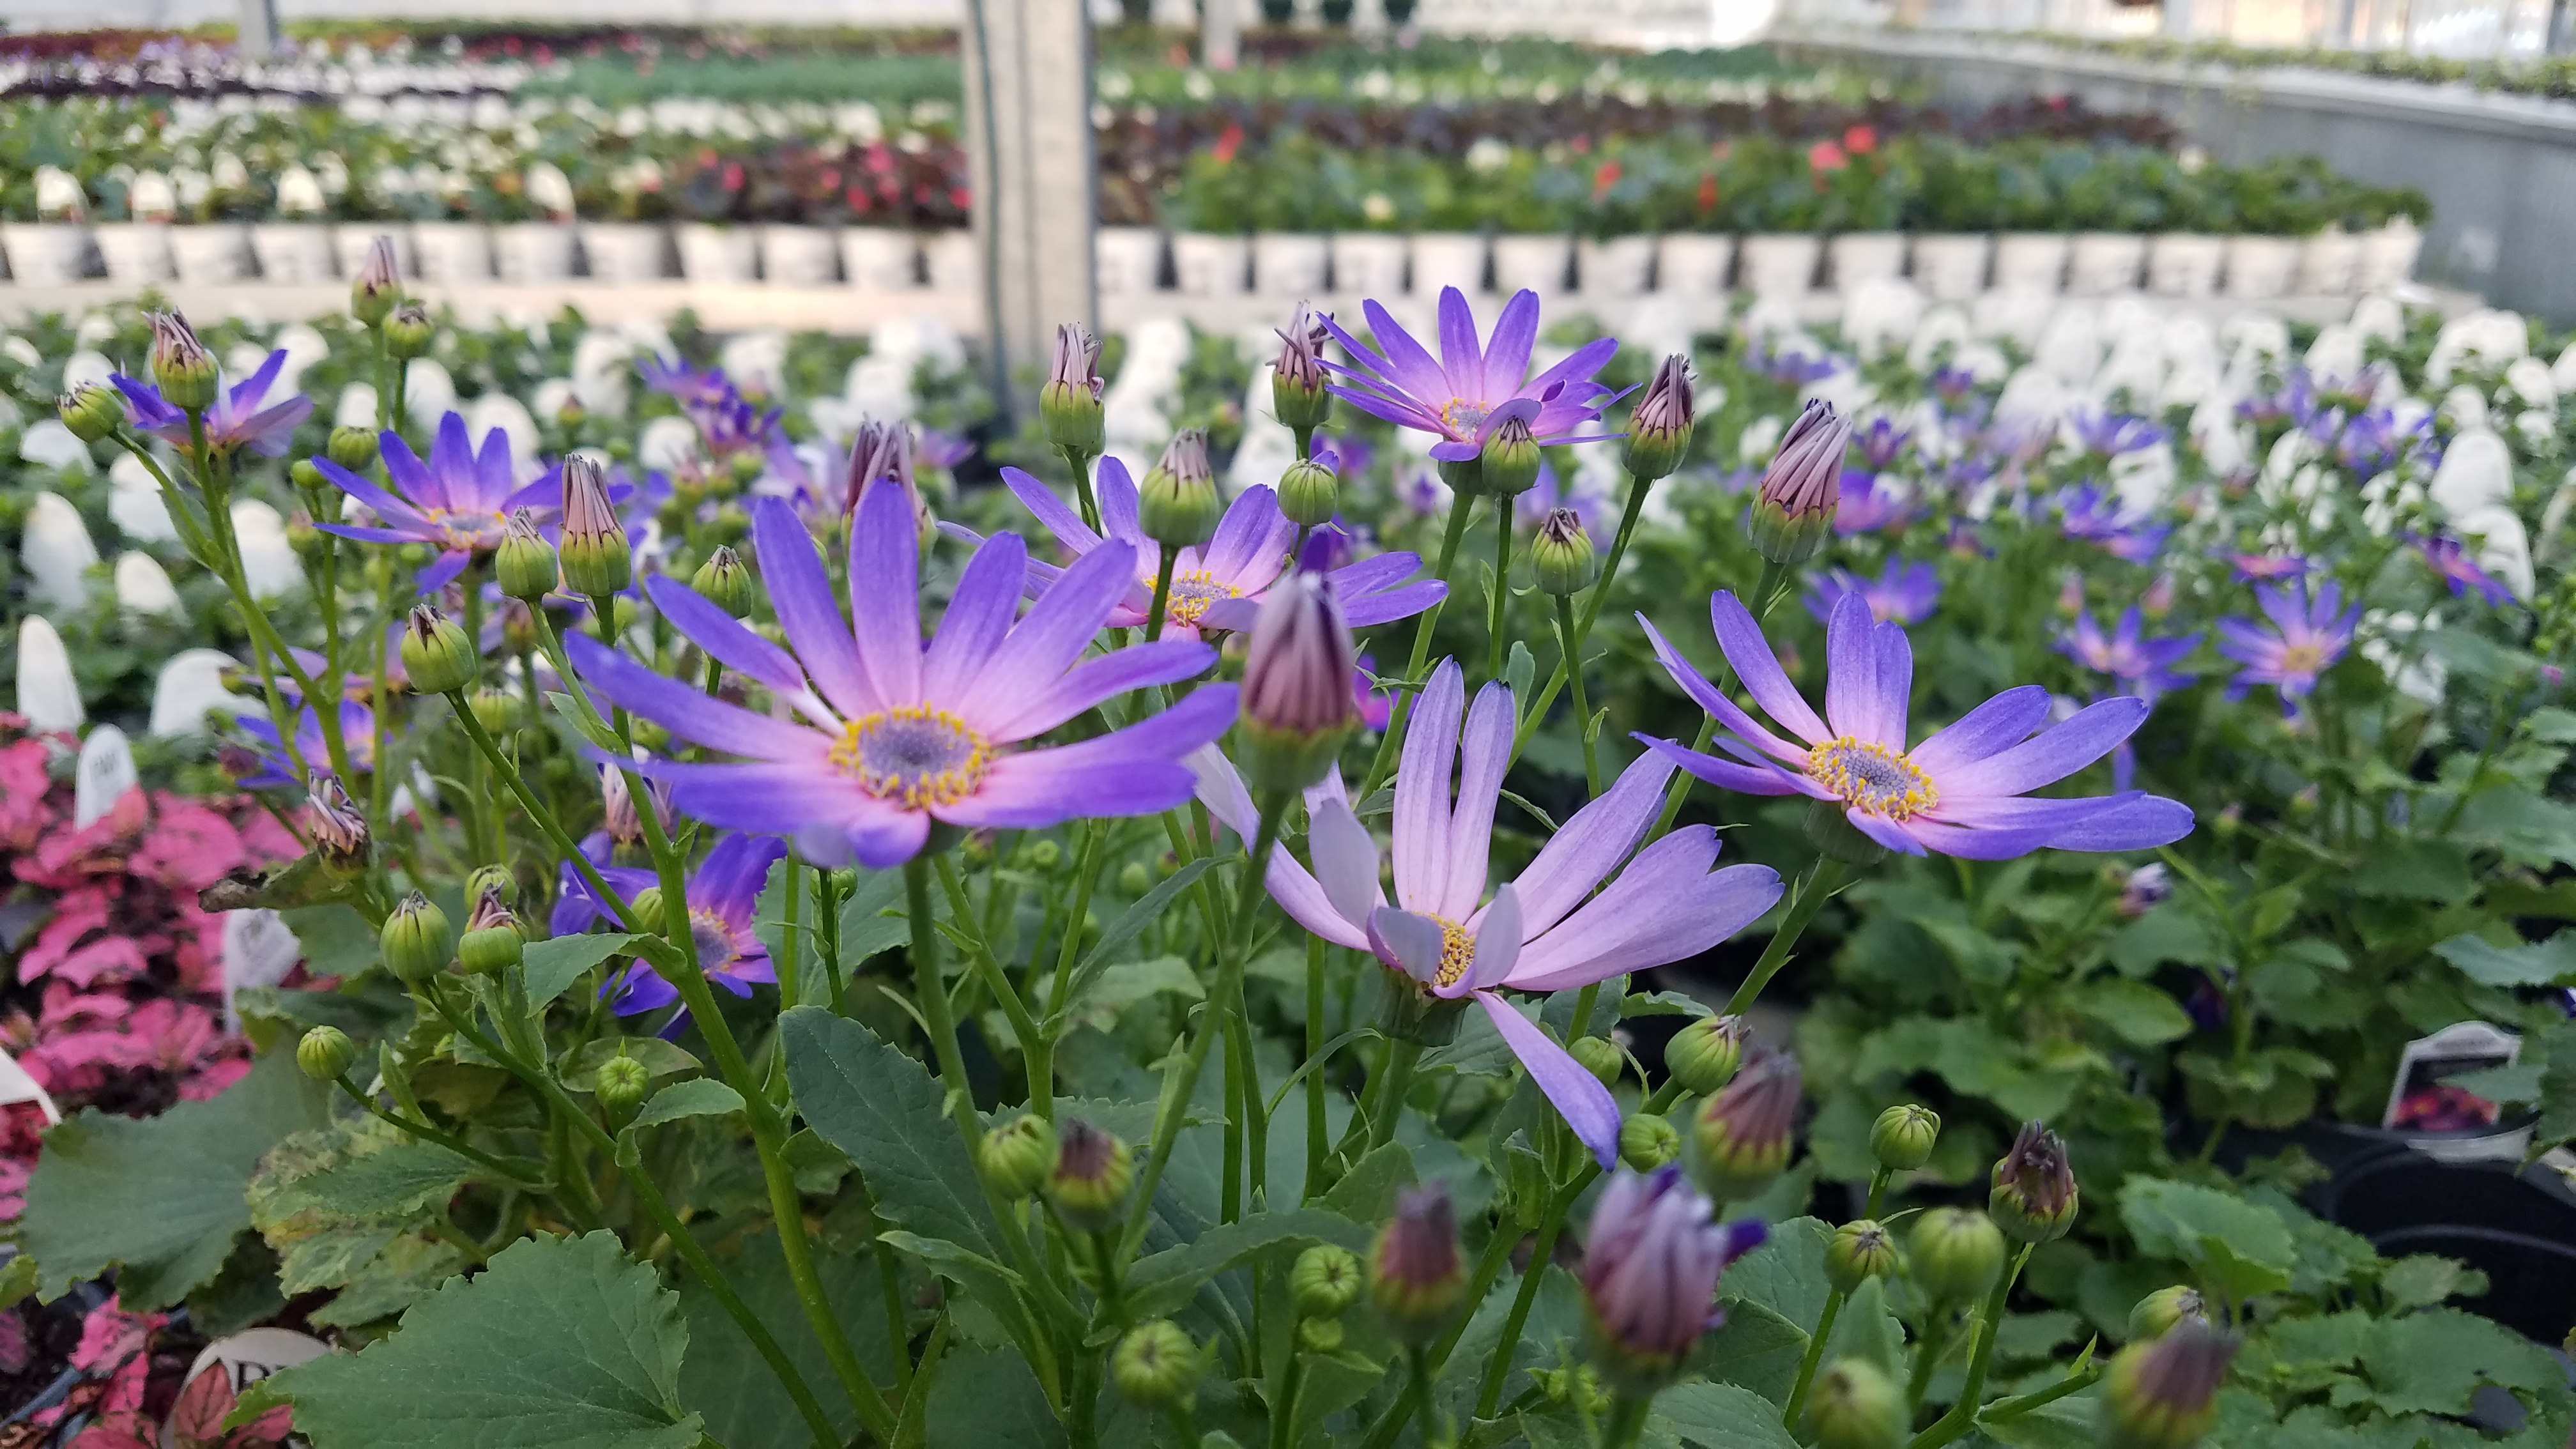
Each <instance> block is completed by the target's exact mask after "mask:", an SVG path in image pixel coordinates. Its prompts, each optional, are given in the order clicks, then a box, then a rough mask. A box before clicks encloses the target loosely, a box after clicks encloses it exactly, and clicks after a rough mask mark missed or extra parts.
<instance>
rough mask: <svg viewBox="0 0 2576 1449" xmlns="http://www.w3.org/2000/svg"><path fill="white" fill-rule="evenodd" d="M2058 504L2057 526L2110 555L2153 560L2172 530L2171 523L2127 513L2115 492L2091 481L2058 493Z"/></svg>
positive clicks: (2135, 559) (2069, 534) (2130, 559)
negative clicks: (2127, 514)
mask: <svg viewBox="0 0 2576 1449" xmlns="http://www.w3.org/2000/svg"><path fill="white" fill-rule="evenodd" d="M2057 507H2058V512H2059V515H2060V521H2061V522H2060V526H2061V527H2063V528H2064V530H2065V532H2066V536H2067V537H2068V538H2072V539H2080V540H2082V541H2083V542H2085V543H2089V544H2092V545H2094V546H2095V547H2097V548H2099V549H2101V550H2102V551H2103V552H2104V553H2107V554H2109V555H2110V556H2111V557H2113V558H2116V559H2125V560H2127V561H2128V562H2130V563H2134V564H2144V563H2153V562H2155V558H2156V554H2157V552H2158V551H2160V550H2161V549H2163V548H2164V546H2165V538H2166V536H2167V535H2169V534H2171V533H2172V532H2173V527H2172V525H2170V524H2162V523H2147V522H2143V521H2140V520H2136V519H2131V518H2129V517H2126V516H2125V515H2124V514H2123V512H2122V510H2121V508H2120V500H2119V497H2118V495H2116V494H2113V493H2109V492H2106V491H2104V490H2103V489H2100V488H2097V487H2095V486H2094V485H2092V484H2090V483H2085V484H2082V485H2079V486H2077V487H2074V488H2069V489H2067V490H2066V491H2065V492H2063V493H2060V494H2058V495H2057Z"/></svg>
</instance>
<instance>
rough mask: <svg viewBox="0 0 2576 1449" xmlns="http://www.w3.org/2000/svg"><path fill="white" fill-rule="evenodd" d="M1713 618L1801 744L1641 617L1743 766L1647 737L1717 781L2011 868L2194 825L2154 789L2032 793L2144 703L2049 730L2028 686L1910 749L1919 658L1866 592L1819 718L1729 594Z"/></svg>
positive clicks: (1850, 610)
mask: <svg viewBox="0 0 2576 1449" xmlns="http://www.w3.org/2000/svg"><path fill="white" fill-rule="evenodd" d="M1709 618H1710V622H1711V623H1712V624H1713V625H1714V627H1715V628H1716V631H1717V646H1718V648H1719V649H1720V650H1721V651H1723V652H1724V653H1725V655H1726V661H1727V663H1728V664H1729V665H1731V666H1732V667H1733V668H1734V670H1735V675H1736V677H1737V678H1739V679H1741V680H1743V681H1744V688H1745V690H1746V692H1747V693H1749V694H1751V695H1752V696H1753V701H1754V703H1756V704H1758V705H1760V706H1761V707H1762V711H1763V713H1765V714H1767V715H1769V716H1770V717H1771V718H1772V719H1773V720H1774V721H1775V722H1777V723H1778V724H1779V725H1780V727H1781V728H1783V729H1785V730H1787V731H1788V732H1789V733H1790V734H1792V735H1794V736H1796V737H1797V738H1798V739H1799V740H1800V741H1803V742H1804V743H1803V744H1793V743H1791V742H1790V741H1788V740H1784V739H1782V738H1781V737H1780V736H1778V735H1776V734H1774V733H1772V732H1771V731H1770V730H1769V729H1766V728H1764V727H1763V726H1762V725H1761V724H1760V723H1758V722H1756V721H1755V720H1754V718H1753V716H1751V715H1749V714H1747V713H1745V711H1744V710H1743V709H1741V708H1739V707H1738V706H1737V705H1736V703H1735V701H1733V700H1731V699H1729V698H1727V697H1726V696H1725V695H1724V694H1722V693H1720V692H1718V690H1717V689H1716V687H1715V686H1713V685H1711V684H1710V683H1709V682H1708V680H1707V679H1705V678H1704V677H1702V676H1701V674H1700V672H1699V671H1698V670H1696V669H1694V668H1692V667H1691V666H1690V663H1689V661H1687V660H1685V659H1683V658H1682V657H1681V654H1680V653H1679V652H1678V651H1676V650H1675V649H1674V648H1673V646H1672V645H1671V644H1670V643H1669V642H1667V641H1666V640H1665V638H1664V636H1663V635H1662V634H1661V633H1659V632H1658V631H1657V630H1656V629H1655V626H1654V625H1652V624H1651V623H1647V622H1646V620H1645V619H1644V617H1643V616H1640V617H1639V619H1638V622H1639V623H1640V624H1644V625H1645V629H1646V637H1647V639H1648V640H1649V641H1650V642H1651V643H1652V644H1653V645H1654V648H1655V656H1656V657H1657V658H1658V659H1660V660H1662V661H1663V665H1664V669H1665V671H1666V672H1667V673H1669V674H1671V675H1672V677H1673V682H1674V683H1675V684H1678V685H1680V686H1681V688H1682V692H1683V693H1685V694H1687V695H1689V696H1690V697H1691V699H1692V700H1693V701H1694V702H1696V703H1697V704H1698V705H1699V707H1700V708H1702V709H1704V710H1707V711H1708V712H1709V713H1710V714H1711V715H1714V716H1716V718H1717V722H1718V723H1719V724H1721V725H1724V726H1725V727H1726V731H1727V733H1726V734H1724V735H1721V736H1720V737H1719V741H1718V743H1719V746H1720V748H1722V749H1724V750H1725V751H1726V752H1727V753H1728V754H1729V755H1731V756H1734V758H1732V759H1719V758H1717V757H1715V756H1713V755H1704V754H1701V753H1700V752H1698V751H1697V750H1691V749H1686V748H1684V747H1682V746H1680V745H1677V744H1674V743H1673V742H1672V741H1670V740H1659V739H1651V738H1648V737H1647V736H1644V735H1639V736H1637V737H1636V738H1637V739H1638V740H1639V741H1640V742H1641V743H1643V744H1644V745H1646V746H1647V748H1649V749H1650V750H1653V751H1654V752H1655V753H1657V754H1660V755H1662V756H1664V757H1665V758H1667V759H1670V760H1672V761H1673V762H1675V763H1676V764H1679V765H1680V766H1681V767H1682V768H1683V769H1685V770H1688V771H1689V772H1690V773H1692V774H1693V775H1696V776H1698V777H1699V778H1700V779H1703V780H1706V781H1707V782H1709V783H1710V784H1712V785H1716V786H1719V787H1721V788H1723V789H1728V790H1740V791H1743V792H1744V793H1746V794H1749V795H1805V796H1808V797H1810V798H1811V799H1815V800H1819V801H1823V802H1825V803H1826V804H1827V805H1829V806H1839V807H1840V808H1841V809H1842V812H1843V815H1844V818H1845V819H1847V820H1849V821H1850V822H1851V824H1852V827H1853V828H1854V829H1856V830H1858V831H1859V832H1860V833H1861V834H1863V835H1865V836H1868V837H1869V838H1870V839H1871V840H1873V841H1876V842H1877V843H1878V844H1880V845H1882V846H1884V847H1886V848H1887V849H1889V850H1897V851H1903V852H1905V853H1906V854H1908V855H1921V854H1924V853H1925V852H1927V851H1939V852H1940V853H1941V854H1943V855H1954V856H1958V857H1961V858H1963V859H1967V860H2005V859H2009V858H2011V857H2013V856H2017V855H2026V854H2028V853H2029V852H2031V851H2034V850H2038V849H2041V848H2043V847H2048V848H2053V849H2057V850H2137V849H2143V848H2144V847H2147V846H2151V845H2164V844H2167V843H2169V842H2172V841H2176V840H2180V839H2181V838H2182V837H2183V836H2184V835H2186V834H2188V833H2189V832H2190V830H2191V810H2190V809H2189V807H2187V806H2184V805H2181V804H2179V803H2177V802H2175V801H2172V800H2167V799H2164V798H2162V797H2160V796H2155V795H2147V794H2142V793H2138V792H2134V791H2130V792H2123V793H2120V794H2115V795H2090V796H2080V797H2077V798H2074V799H2031V798H2028V792H2030V791H2033V790H2037V789H2041V788H2043V787H2045V786H2048V785H2053V784H2055V783H2056V782H2058V781H2060V780H2063V779H2065V778H2066V777H2067V776H2069V775H2072V774H2074V773H2075V772H2076V771H2078V770H2081V769H2083V768H2084V767H2085V766H2087V765H2090V764H2092V763H2093V762H2094V761H2095V760H2098V759H2100V758H2102V756H2104V755H2106V754H2108V753H2110V750H2111V747H2112V746H2114V745H2116V744H2118V743H2120V742H2121V741H2122V740H2125V739H2127V738H2128V737H2129V736H2130V734H2131V733H2132V732H2134V731H2135V730H2136V729H2137V727H2138V726H2139V725H2140V724H2141V723H2143V722H2144V721H2145V719H2146V717H2147V702H2146V701H2145V700H2143V699H2136V698H2129V697H2123V698H2118V699H2106V700H2103V701H2101V702H2100V703H2097V704H2092V705H2088V706H2086V707H2085V708H2083V709H2081V710H2078V711H2076V713H2075V715H2074V716H2073V717H2072V718H2070V719H2068V720H2066V721H2065V722H2064V723H2062V724H2058V725H2054V726H2050V727H2049V728H2047V729H2044V730H2043V729H2041V728H2040V726H2041V725H2043V724H2045V723H2046V722H2047V719H2048V709H2049V703H2048V691H2047V690H2045V689H2042V688H2040V687H2039V686H2038V685H2035V684H2025V685H2021V686H2019V687H2017V688H2013V689H2007V690H2005V691H2004V692H2003V693H2001V694H1998V695H1996V696H1995V697H1994V698H1992V699H1989V700H1987V701H1986V702H1985V703H1983V704H1981V705H1978V706H1977V707H1976V708H1975V709H1972V710H1970V711H1968V713H1967V714H1965V715H1963V716H1961V717H1960V719H1959V721H1958V722H1957V723H1955V724H1953V725H1951V726H1950V727H1949V728H1947V729H1944V730H1939V731H1937V732H1935V733H1934V734H1933V735H1932V737H1931V738H1929V739H1927V740H1925V741H1923V742H1922V743H1921V744H1919V745H1916V746H1914V747H1913V748H1912V749H1910V750H1909V749H1907V748H1906V744H1905V736H1906V718H1905V716H1906V700H1907V696H1908V694H1909V692H1910V691H1911V690H1912V688H1913V683H1914V648H1913V646H1912V645H1911V644H1910V643H1908V642H1907V640H1906V638H1905V630H1904V628H1903V627H1902V626H1900V625H1896V624H1874V623H1872V622H1871V621H1870V616H1869V605H1868V604H1866V603H1865V602H1863V601H1862V600H1861V598H1860V597H1859V596H1858V595H1856V594H1846V595H1844V596H1843V598H1842V600H1841V601H1840V602H1839V603H1837V604H1835V605H1834V613H1833V618H1832V619H1831V620H1830V621H1829V622H1828V623H1827V624H1826V626H1825V655H1826V658H1825V666H1826V679H1825V712H1824V714H1823V715H1822V716H1821V717H1820V716H1818V715H1817V713H1816V711H1815V710H1814V709H1813V708H1812V707H1810V706H1809V705H1808V703H1807V701H1806V700H1805V699H1804V698H1803V697H1801V696H1800V695H1799V693H1798V691H1797V690H1796V689H1795V688H1793V687H1792V686H1791V685H1790V683H1789V676H1788V675H1787V674H1786V673H1785V672H1784V671H1782V669H1781V668H1780V661H1779V658H1778V657H1777V656H1776V655H1774V654H1773V653H1772V652H1771V645H1770V643H1769V642H1768V641H1766V640H1765V639H1764V638H1763V637H1762V630H1761V627H1760V626H1759V625H1757V624H1755V623H1754V622H1753V615H1752V614H1751V613H1750V612H1748V611H1747V610H1746V609H1745V607H1744V605H1743V604H1742V603H1741V602H1740V601H1738V600H1737V599H1736V597H1735V595H1733V594H1731V593H1728V592H1726V591H1725V590H1722V589H1721V590H1719V591H1718V592H1717V594H1716V595H1714V596H1713V597H1712V598H1710V600H1709ZM1828 721H1830V727H1829V726H1828ZM2034 730H2037V731H2039V732H2038V733H2037V734H2033V733H2032V732H2033V731H2034Z"/></svg>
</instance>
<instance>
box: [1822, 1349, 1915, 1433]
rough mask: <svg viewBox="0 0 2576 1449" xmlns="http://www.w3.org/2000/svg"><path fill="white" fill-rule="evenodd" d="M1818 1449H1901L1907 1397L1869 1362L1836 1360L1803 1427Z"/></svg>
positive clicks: (1853, 1359) (1827, 1372)
mask: <svg viewBox="0 0 2576 1449" xmlns="http://www.w3.org/2000/svg"><path fill="white" fill-rule="evenodd" d="M1799 1423H1800V1427H1802V1428H1803V1429H1804V1430H1805V1431H1806V1434H1805V1437H1806V1439H1807V1441H1808V1442H1809V1443H1810V1444H1812V1445H1814V1446H1815V1449H1898V1446H1899V1445H1901V1444H1903V1443H1904V1442H1905V1439H1906V1430H1907V1428H1908V1425H1907V1422H1906V1413H1905V1395H1903V1394H1902V1393H1900V1392H1898V1391H1897V1387H1896V1385H1895V1384H1894V1383H1892V1382H1890V1381H1889V1380H1888V1377H1887V1375H1886V1374H1884V1373H1881V1372H1879V1370H1878V1368H1877V1366H1876V1365H1874V1364H1872V1363H1871V1362H1870V1361H1869V1360H1867V1359H1860V1358H1842V1359H1836V1360H1834V1361H1833V1362H1832V1363H1830V1364H1828V1365H1826V1366H1825V1369H1824V1371H1823V1372H1822V1373H1819V1374H1817V1375H1816V1382H1815V1386H1814V1387H1813V1388H1812V1389H1811V1390H1810V1391H1809V1393H1808V1395H1807V1409H1806V1414H1805V1417H1803V1418H1802V1419H1801V1420H1800V1421H1799Z"/></svg>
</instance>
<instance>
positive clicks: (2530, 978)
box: [2433, 931, 2576, 986]
mask: <svg viewBox="0 0 2576 1449" xmlns="http://www.w3.org/2000/svg"><path fill="white" fill-rule="evenodd" d="M2433 954H2434V955H2436V956H2439V957H2441V958H2442V959H2443V960H2445V961H2448V962H2450V963H2451V964H2452V965H2454V966H2457V967H2459V968H2460V972H2461V974H2463V975H2465V976H2467V977H2468V978H2469V979H2470V980H2472V981H2475V982H2477V983H2478V984H2479V985H2481V986H2546V985H2548V984H2550V983H2551V982H2554V981H2558V980H2561V979H2563V978H2565V977H2566V976H2568V975H2569V974H2570V973H2576V931H2561V932H2559V933H2558V934H2557V935H2554V936H2552V937H2550V938H2549V939H2548V940H2546V941H2542V942H2538V943H2536V944H2528V945H2521V946H2514V947H2511V948H2504V947H2499V946H2496V945H2493V944H2491V943H2490V942H2488V941H2487V940H2486V939H2485V938H2484V937H2481V936H2453V937H2452V938H2451V939H2449V940H2447V941H2444V942H2443V943H2442V944H2440V945H2438V946H2435V947H2434V948H2433Z"/></svg>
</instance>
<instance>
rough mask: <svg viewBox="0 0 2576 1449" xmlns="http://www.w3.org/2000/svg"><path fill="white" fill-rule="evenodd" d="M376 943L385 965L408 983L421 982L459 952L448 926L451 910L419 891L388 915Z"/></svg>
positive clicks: (402, 980)
mask: <svg viewBox="0 0 2576 1449" xmlns="http://www.w3.org/2000/svg"><path fill="white" fill-rule="evenodd" d="M376 944H377V946H378V948H379V949H380V950H382V951H383V953H384V958H385V969H386V970H388V971H391V972H392V973H393V974H394V979H395V980H397V981H400V982H402V983H403V984H404V985H406V986H418V985H419V984H421V983H422V982H424V981H427V980H428V979H430V978H431V977H433V976H436V975H437V974H438V973H439V972H441V971H444V970H446V969H447V963H448V961H449V959H450V958H452V957H454V956H455V954H456V938H455V936H454V935H453V934H452V933H450V932H449V930H448V929H447V913H446V912H445V911H442V910H440V909H439V908H438V907H436V906H434V905H431V904H430V901H429V897H427V896H425V895H422V894H421V893H420V892H418V891H413V892H412V893H411V898H410V899H408V900H406V901H404V902H403V903H402V904H401V905H398V906H396V907H394V911H393V914H392V915H389V916H387V917H385V926H384V930H383V931H382V932H381V933H380V934H379V935H378V936H377V938H376Z"/></svg>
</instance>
